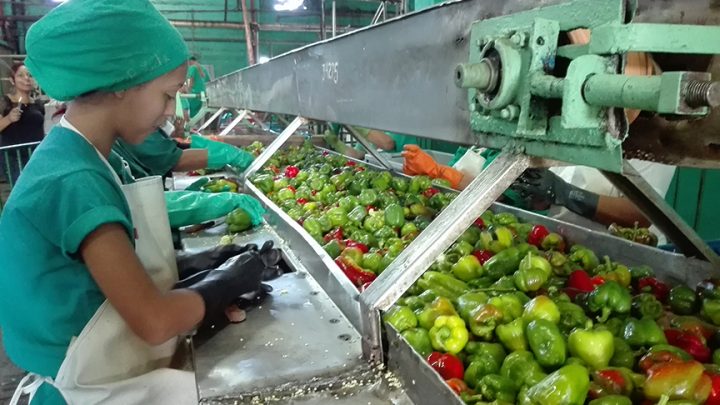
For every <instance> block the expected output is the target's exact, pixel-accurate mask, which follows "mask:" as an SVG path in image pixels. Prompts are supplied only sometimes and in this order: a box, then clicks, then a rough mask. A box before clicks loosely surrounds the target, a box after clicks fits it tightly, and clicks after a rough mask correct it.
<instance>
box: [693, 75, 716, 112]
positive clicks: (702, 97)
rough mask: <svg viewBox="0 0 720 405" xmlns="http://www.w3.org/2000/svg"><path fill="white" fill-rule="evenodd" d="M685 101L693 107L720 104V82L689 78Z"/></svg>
mask: <svg viewBox="0 0 720 405" xmlns="http://www.w3.org/2000/svg"><path fill="white" fill-rule="evenodd" d="M685 102H686V103H687V104H688V105H689V106H690V107H693V108H696V107H706V106H707V107H717V106H720V82H706V81H699V80H688V82H687V84H686V87H685Z"/></svg>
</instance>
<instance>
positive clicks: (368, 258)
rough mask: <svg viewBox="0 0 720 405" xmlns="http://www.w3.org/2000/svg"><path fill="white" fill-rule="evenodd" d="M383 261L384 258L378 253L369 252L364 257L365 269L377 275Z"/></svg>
mask: <svg viewBox="0 0 720 405" xmlns="http://www.w3.org/2000/svg"><path fill="white" fill-rule="evenodd" d="M382 259H383V256H382V255H381V254H380V253H378V252H367V253H365V254H363V257H362V264H363V268H364V269H365V270H370V271H372V272H373V273H376V274H377V273H378V272H379V271H380V266H381V265H382Z"/></svg>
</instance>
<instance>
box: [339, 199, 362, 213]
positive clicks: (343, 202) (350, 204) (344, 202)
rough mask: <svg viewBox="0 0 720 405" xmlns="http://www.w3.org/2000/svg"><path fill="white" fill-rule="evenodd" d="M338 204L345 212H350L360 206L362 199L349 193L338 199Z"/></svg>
mask: <svg viewBox="0 0 720 405" xmlns="http://www.w3.org/2000/svg"><path fill="white" fill-rule="evenodd" d="M338 206H339V207H340V208H342V209H344V210H345V212H350V211H352V210H353V209H355V207H359V206H360V200H358V198H357V197H355V196H353V195H348V196H345V197H343V198H341V199H340V200H338ZM363 208H364V207H363ZM363 211H364V210H363Z"/></svg>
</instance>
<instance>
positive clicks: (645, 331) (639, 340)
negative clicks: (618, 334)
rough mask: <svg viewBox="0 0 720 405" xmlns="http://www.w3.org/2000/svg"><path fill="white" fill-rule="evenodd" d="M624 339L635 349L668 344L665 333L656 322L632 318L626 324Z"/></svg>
mask: <svg viewBox="0 0 720 405" xmlns="http://www.w3.org/2000/svg"><path fill="white" fill-rule="evenodd" d="M623 338H624V339H625V341H626V342H627V343H628V344H629V345H630V346H631V347H633V348H639V347H650V346H654V345H658V344H664V343H667V339H666V338H665V333H664V332H663V330H662V329H661V328H660V326H659V325H658V324H657V323H655V320H653V319H649V318H643V319H635V318H630V319H629V320H628V321H627V323H626V324H625V329H624V330H623Z"/></svg>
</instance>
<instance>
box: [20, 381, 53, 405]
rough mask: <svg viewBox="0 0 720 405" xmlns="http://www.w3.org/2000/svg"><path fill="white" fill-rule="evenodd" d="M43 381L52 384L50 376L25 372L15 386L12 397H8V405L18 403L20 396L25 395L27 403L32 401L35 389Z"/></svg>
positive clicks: (38, 387)
mask: <svg viewBox="0 0 720 405" xmlns="http://www.w3.org/2000/svg"><path fill="white" fill-rule="evenodd" d="M45 382H48V383H50V384H52V382H53V381H52V378H50V377H43V376H40V375H37V374H35V373H27V374H26V375H25V377H23V378H22V380H20V383H19V384H18V386H17V388H15V392H14V393H13V396H12V398H10V405H18V404H19V402H20V398H22V397H23V396H26V395H27V396H28V402H27V403H28V404H30V403H32V400H33V397H35V393H37V390H38V389H40V386H41V385H43V383H45Z"/></svg>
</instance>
